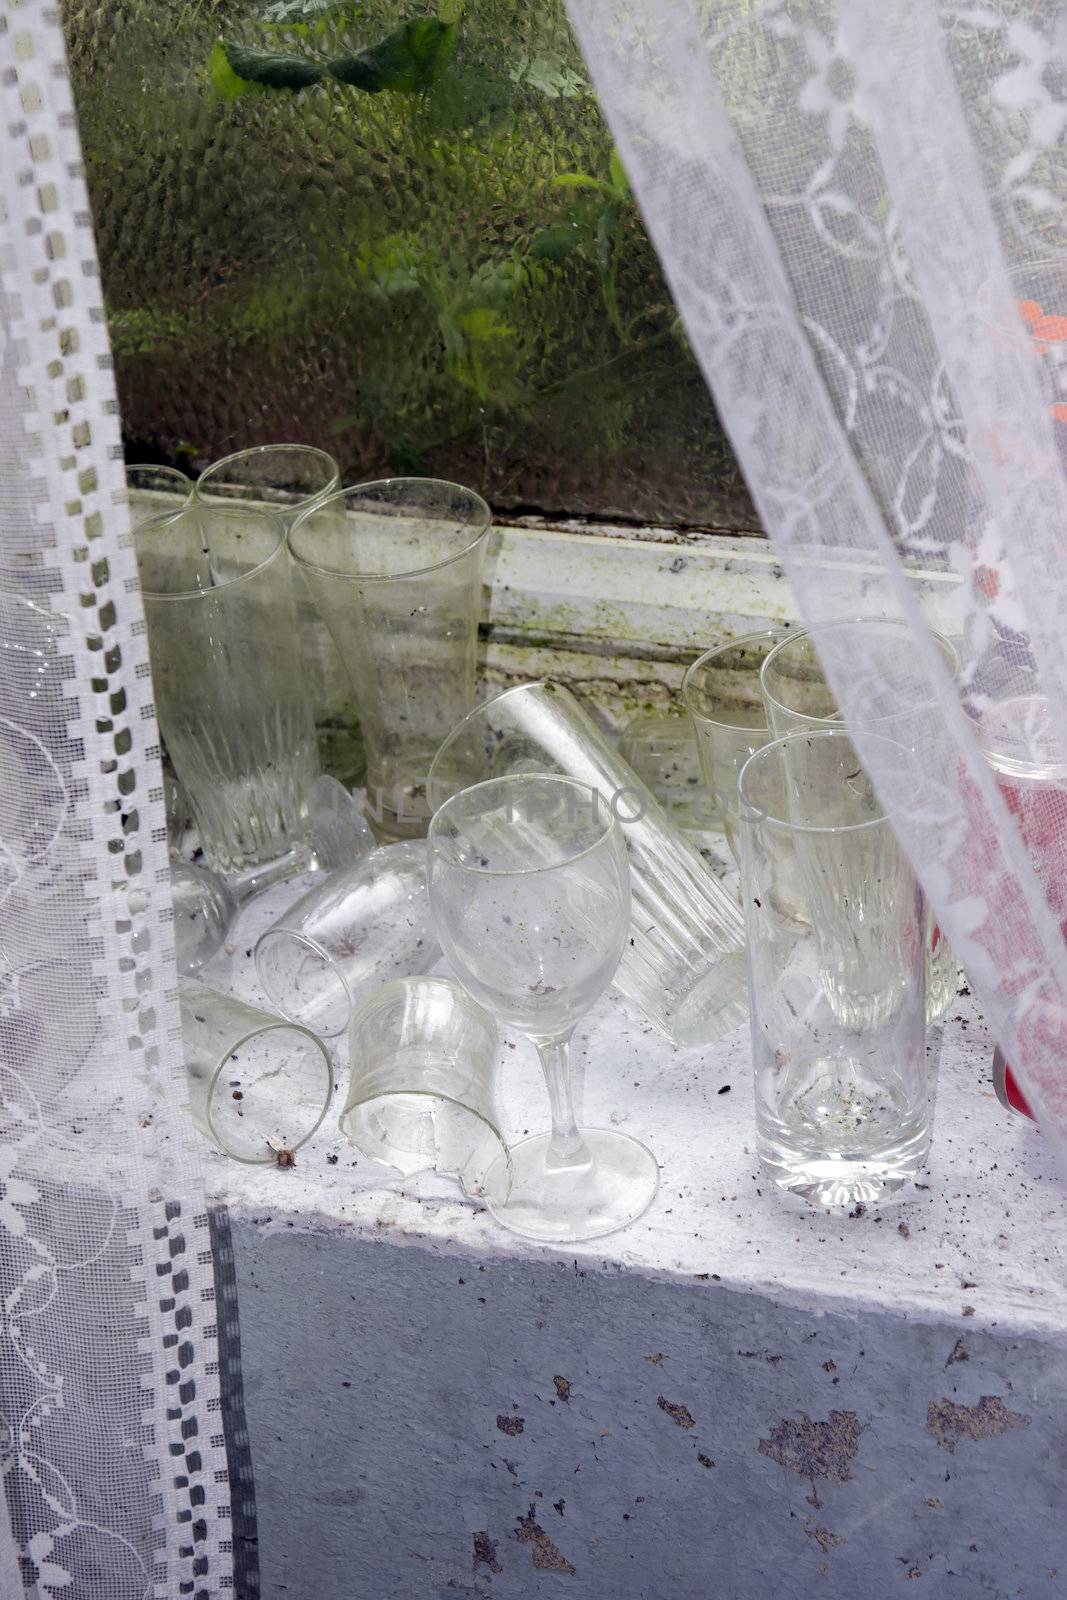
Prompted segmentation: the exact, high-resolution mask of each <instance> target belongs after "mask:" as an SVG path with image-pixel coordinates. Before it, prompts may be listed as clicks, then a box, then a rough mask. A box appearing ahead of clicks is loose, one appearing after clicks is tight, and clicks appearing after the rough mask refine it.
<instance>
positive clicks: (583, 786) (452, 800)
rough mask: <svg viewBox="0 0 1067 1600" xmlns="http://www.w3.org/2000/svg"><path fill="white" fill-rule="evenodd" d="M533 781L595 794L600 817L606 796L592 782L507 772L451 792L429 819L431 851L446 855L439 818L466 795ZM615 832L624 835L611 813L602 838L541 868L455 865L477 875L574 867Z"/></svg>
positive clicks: (527, 874)
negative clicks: (440, 836)
mask: <svg viewBox="0 0 1067 1600" xmlns="http://www.w3.org/2000/svg"><path fill="white" fill-rule="evenodd" d="M531 780H532V781H536V782H537V783H544V784H551V785H553V786H555V787H556V788H559V789H571V790H578V791H580V792H581V793H582V794H583V795H585V796H586V797H587V798H588V797H589V796H590V795H592V796H594V797H595V803H594V807H593V810H594V813H595V814H596V815H597V817H598V818H599V815H600V807H601V805H602V804H603V797H602V795H601V793H600V790H599V789H598V788H597V787H596V785H595V784H593V783H583V782H582V780H581V779H580V778H570V777H568V776H567V775H566V774H565V773H562V772H505V773H502V774H501V776H500V777H498V778H483V779H482V780H481V782H480V783H472V784H469V785H468V786H467V787H466V788H465V789H460V790H459V792H458V793H457V794H454V795H450V796H449V798H448V799H447V800H445V801H443V802H442V804H441V805H439V806H438V808H437V810H436V811H435V812H434V814H433V816H432V817H431V818H430V826H429V828H428V830H427V834H426V843H427V845H428V846H429V849H430V852H431V854H432V853H434V852H436V853H437V854H438V855H441V856H442V857H443V856H444V855H445V850H444V847H443V846H442V845H441V844H440V843H438V840H437V838H436V835H437V834H438V833H439V832H440V828H439V821H440V819H441V818H442V817H443V816H444V815H445V813H446V812H447V811H449V810H450V808H452V807H454V806H458V804H459V802H460V801H461V800H463V799H464V798H465V797H466V796H467V795H471V794H477V792H478V791H479V790H480V789H490V788H497V787H499V786H500V785H501V784H504V785H508V786H511V785H515V786H518V785H519V784H522V783H527V784H528V783H530V782H531ZM616 834H617V835H619V836H620V837H621V835H622V829H621V827H620V825H619V819H618V817H617V816H615V814H614V813H613V812H612V813H611V815H610V816H609V818H608V823H607V827H606V828H605V829H604V831H603V832H602V833H601V835H600V837H599V838H597V839H594V840H593V841H592V843H591V844H587V845H586V846H585V847H584V849H581V850H575V851H574V852H573V853H572V854H571V855H569V856H564V857H563V858H562V860H560V861H552V862H548V863H546V864H545V865H544V866H539V867H513V868H506V869H505V868H500V867H475V866H471V865H469V864H468V863H467V862H465V861H454V862H453V863H452V864H453V865H454V866H457V867H459V868H460V869H461V870H462V871H463V872H469V873H472V874H478V875H480V876H481V877H483V878H536V877H538V876H540V875H541V874H543V873H549V872H559V871H560V870H561V868H563V867H569V866H573V865H574V863H575V862H576V861H584V860H585V858H586V856H590V855H592V854H593V852H594V851H595V850H600V849H602V848H603V846H604V845H605V844H606V843H607V841H608V840H609V839H611V838H612V837H613V836H614V835H616Z"/></svg>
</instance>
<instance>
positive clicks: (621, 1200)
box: [429, 773, 659, 1243]
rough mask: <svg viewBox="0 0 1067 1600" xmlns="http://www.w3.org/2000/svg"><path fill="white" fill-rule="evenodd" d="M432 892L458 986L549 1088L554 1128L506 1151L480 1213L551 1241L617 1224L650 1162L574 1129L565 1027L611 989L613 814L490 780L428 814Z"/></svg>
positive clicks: (617, 880)
mask: <svg viewBox="0 0 1067 1600" xmlns="http://www.w3.org/2000/svg"><path fill="white" fill-rule="evenodd" d="M429 887H430V908H431V911H432V913H433V917H434V922H435V925H436V928H437V936H438V938H439V940H440V942H441V945H442V947H443V949H444V951H445V954H446V955H447V956H448V958H449V960H450V961H451V963H452V965H453V967H454V969H455V971H456V973H457V975H458V977H459V979H460V981H461V982H462V983H463V985H464V987H465V988H466V989H467V990H469V992H470V993H471V994H472V995H473V996H474V998H475V999H476V1000H478V1001H480V1002H481V1004H482V1005H484V1006H485V1007H487V1008H488V1010H490V1011H492V1012H494V1013H495V1014H496V1016H497V1017H499V1018H500V1020H501V1021H502V1022H503V1023H504V1024H505V1025H506V1026H509V1027H511V1028H514V1029H516V1030H517V1031H518V1032H520V1033H523V1034H525V1035H526V1037H527V1038H528V1039H531V1040H532V1041H533V1043H534V1044H535V1045H536V1047H537V1052H538V1055H539V1056H540V1059H541V1067H542V1070H543V1072H544V1075H545V1082H546V1084H547V1087H548V1098H549V1104H550V1106H551V1110H552V1131H551V1133H542V1134H536V1135H534V1137H532V1138H529V1139H523V1140H522V1141H521V1142H520V1143H519V1144H518V1145H516V1146H515V1148H514V1149H513V1150H512V1152H511V1159H512V1163H513V1168H514V1173H513V1181H512V1190H511V1198H510V1200H509V1201H508V1203H507V1205H506V1206H499V1207H498V1206H496V1205H494V1204H492V1203H490V1206H489V1209H490V1211H491V1212H492V1214H493V1216H494V1217H495V1218H496V1220H497V1221H498V1222H499V1223H500V1224H501V1225H502V1226H503V1227H505V1228H510V1229H511V1230H512V1232H514V1233H521V1234H523V1235H525V1237H527V1238H530V1239H541V1240H546V1241H553V1242H557V1243H563V1242H571V1241H575V1240H578V1239H593V1238H598V1237H599V1236H601V1235H602V1234H606V1233H613V1232H614V1231H615V1230H616V1229H617V1228H622V1227H625V1226H626V1224H627V1223H629V1222H632V1221H633V1220H634V1219H635V1218H636V1217H639V1216H640V1215H641V1213H642V1212H643V1211H644V1210H645V1208H646V1207H647V1206H648V1205H649V1204H650V1203H651V1201H652V1199H653V1197H654V1195H655V1193H656V1189H657V1186H658V1183H659V1167H658V1165H657V1163H656V1158H655V1156H654V1155H653V1154H652V1152H651V1151H650V1150H648V1149H646V1148H645V1146H644V1145H643V1144H640V1143H638V1141H637V1140H636V1139H631V1138H630V1137H629V1136H628V1135H627V1134H623V1133H617V1132H615V1131H614V1130H612V1129H607V1128H581V1129H580V1128H579V1127H578V1126H577V1124H576V1122H575V1119H574V1108H573V1106H572V1103H571V1092H570V1073H569V1061H568V1058H569V1051H570V1039H571V1035H572V1033H573V1032H574V1028H575V1025H576V1024H577V1022H578V1021H579V1019H580V1018H581V1017H583V1016H584V1015H585V1013H586V1012H587V1011H588V1010H589V1008H590V1006H591V1005H592V1004H593V1002H594V1001H595V1000H596V999H597V998H598V997H599V996H600V995H601V994H603V992H604V990H605V989H606V988H607V987H608V985H609V984H610V982H611V980H612V976H613V974H614V972H615V968H616V966H617V965H618V961H619V957H620V956H621V955H622V952H623V949H624V947H625V944H626V940H627V937H628V934H629V928H630V880H629V867H628V864H627V856H626V845H625V842H624V840H623V837H622V830H621V828H620V826H619V823H618V821H617V820H616V819H615V817H614V816H612V814H611V812H610V810H609V808H608V807H607V805H605V803H604V801H603V800H602V799H601V797H600V795H599V794H598V792H597V791H596V790H595V789H593V788H591V787H589V786H588V785H586V784H583V783H578V782H576V781H575V780H574V779H571V778H564V777H559V776H555V775H550V774H547V773H513V774H511V775H510V776H507V777H503V778H492V779H490V780H489V781H488V782H486V783H478V784H475V785H474V786H473V788H470V789H464V790H461V792H460V793H459V794H457V795H455V796H454V797H453V798H452V799H451V800H449V801H447V802H446V804H445V805H443V806H442V807H441V808H440V809H439V810H438V811H437V812H436V814H435V815H434V817H433V820H432V822H431V824H430V831H429ZM495 1176H497V1177H498V1176H499V1174H496V1175H495ZM493 1180H494V1174H493V1173H492V1172H491V1173H490V1174H489V1177H488V1180H487V1183H486V1188H487V1191H488V1192H489V1193H492V1192H493V1191H494V1181H493Z"/></svg>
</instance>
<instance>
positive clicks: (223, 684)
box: [135, 502, 318, 884]
mask: <svg viewBox="0 0 1067 1600" xmlns="http://www.w3.org/2000/svg"><path fill="white" fill-rule="evenodd" d="M135 542H136V549H137V563H138V567H139V570H140V576H141V588H142V591H143V595H144V607H145V617H146V620H147V623H148V647H149V653H150V655H151V660H152V684H153V688H154V690H155V697H156V713H157V715H158V717H159V725H160V728H161V730H162V733H163V737H164V739H165V740H166V745H167V751H168V754H169V756H170V759H171V761H172V762H173V763H174V769H175V772H176V774H177V777H178V780H179V782H180V783H181V785H182V788H183V789H184V791H185V795H186V798H187V799H188V802H189V806H190V808H191V810H192V812H193V816H194V818H195V821H196V825H197V828H198V830H199V834H200V842H201V844H202V846H203V849H204V854H205V856H206V857H207V862H208V865H209V866H211V867H213V868H214V870H215V871H216V872H221V873H222V874H223V875H225V876H232V877H234V878H236V879H238V880H241V879H242V878H243V880H244V882H245V883H246V884H247V883H248V882H249V881H253V882H257V883H258V882H262V881H264V880H265V879H266V878H267V877H269V876H270V875H272V874H273V873H276V872H280V871H283V870H284V869H285V865H286V863H292V862H295V861H296V860H297V859H298V858H299V857H300V856H302V855H303V854H304V853H305V851H306V846H305V839H304V835H305V830H306V820H307V792H308V789H309V787H310V785H311V783H312V782H313V780H314V778H315V776H316V772H317V769H318V761H317V757H316V754H315V729H314V725H313V723H312V720H311V712H310V709H309V707H308V702H307V698H306V695H305V693H304V683H303V674H302V672H301V665H300V650H299V645H298V642H297V635H296V612H295V608H294V604H293V591H292V585H291V582H290V575H289V563H288V559H287V556H286V552H285V528H284V525H283V524H282V523H281V521H280V520H279V519H278V518H277V517H276V516H275V515H274V514H273V512H270V511H261V510H255V509H253V508H252V507H249V506H244V505H240V504H234V505H229V506H216V505H211V506H205V505H202V504H200V503H199V502H193V503H192V504H190V505H189V506H188V507H186V508H185V509H184V510H182V511H179V512H177V513H176V514H175V515H172V516H166V517H158V518H153V519H152V520H151V521H149V522H145V523H142V525H141V526H140V527H139V528H138V529H137V530H136V532H135ZM268 867H269V868H270V869H271V871H270V873H268V872H267V871H266V870H265V869H266V868H268Z"/></svg>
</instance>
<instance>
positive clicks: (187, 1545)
mask: <svg viewBox="0 0 1067 1600" xmlns="http://www.w3.org/2000/svg"><path fill="white" fill-rule="evenodd" d="M175 986H176V977H175V966H174V953H173V936H172V926H171V918H170V901H169V888H168V872H167V846H166V828H165V821H164V813H163V801H162V785H161V777H160V768H159V751H158V744H157V735H156V731H155V721H154V717H153V715H152V703H151V683H150V680H149V676H148V657H147V651H146V645H145V637H144V619H143V614H142V610H141V602H140V595H139V592H138V588H137V578H136V567H135V564H134V559H133V551H132V546H131V542H130V535H129V520H128V516H127V512H126V509H125V484H124V476H123V466H122V449H121V443H120V438H119V426H118V415H117V407H116V402H115V393H114V386H113V382H112V373H111V362H110V356H109V352H108V343H107V329H106V323H105V320H104V314H103V307H102V303H101V298H100V289H99V280H98V276H97V269H96V257H95V251H94V246H93V236H92V229H91V223H90V218H89V208H88V200H87V197H86V192H85V187H84V184H83V181H82V176H81V167H80V151H79V147H78V137H77V130H76V127H75V123H74V113H73V109H72V104H71V98H70V91H69V85H68V82H67V77H66V66H65V54H64V45H63V36H62V33H61V31H60V27H59V20H58V13H57V11H56V9H55V8H54V7H53V6H52V5H50V4H44V3H41V0H28V3H27V0H0V1473H2V1482H3V1491H4V1493H3V1497H2V1500H0V1595H2V1596H3V1600H17V1597H21V1596H22V1595H23V1593H25V1594H26V1595H27V1596H32V1597H33V1600H48V1597H51V1596H61V1597H64V1600H181V1597H183V1596H189V1597H191V1600H209V1597H214V1596H217V1595H219V1594H220V1593H222V1592H226V1593H231V1592H232V1589H231V1588H230V1583H231V1576H232V1559H231V1555H230V1542H229V1541H230V1521H229V1489H228V1483H227V1473H226V1457H225V1450H224V1444H223V1430H222V1424H221V1420H220V1411H219V1393H218V1374H217V1365H216V1361H217V1343H216V1330H215V1320H216V1316H215V1306H214V1286H213V1277H212V1265H211V1247H210V1240H209V1236H208V1227H207V1216H206V1213H205V1206H204V1199H203V1186H202V1182H201V1178H200V1174H199V1170H198V1166H197V1161H196V1152H195V1149H194V1147H193V1144H192V1136H191V1133H190V1131H189V1129H190V1125H189V1122H188V1117H187V1115H186V1113H185V1111H184V1109H183V1107H182V1100H183V1098H184V1096H183V1092H182V1084H181V1079H182V1066H181V1056H180V1044H179V1035H178V1023H177V1008H176V1002H175Z"/></svg>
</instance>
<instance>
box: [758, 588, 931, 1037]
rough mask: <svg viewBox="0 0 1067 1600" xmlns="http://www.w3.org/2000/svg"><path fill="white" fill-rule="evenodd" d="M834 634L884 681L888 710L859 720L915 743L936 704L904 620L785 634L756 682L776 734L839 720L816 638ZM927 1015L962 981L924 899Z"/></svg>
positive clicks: (890, 736)
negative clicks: (870, 662)
mask: <svg viewBox="0 0 1067 1600" xmlns="http://www.w3.org/2000/svg"><path fill="white" fill-rule="evenodd" d="M932 631H933V637H934V642H935V644H936V645H937V647H938V649H939V651H940V652H941V656H942V658H943V660H944V663H945V666H946V667H947V669H948V671H949V674H950V676H951V677H952V678H956V677H958V675H959V657H958V655H957V653H956V650H955V647H954V646H953V645H952V644H951V643H950V642H949V640H948V639H946V638H945V636H944V635H943V634H941V633H938V632H936V630H932ZM831 632H832V633H833V634H835V635H836V636H837V637H838V638H839V639H842V640H844V641H848V640H849V639H852V638H854V639H855V641H856V651H857V657H858V653H859V652H860V651H861V650H862V651H863V653H864V655H865V656H867V657H869V658H872V659H873V662H874V665H875V670H876V672H877V675H878V679H879V681H880V683H881V685H882V686H883V690H884V702H885V703H888V704H892V707H893V709H892V711H890V712H888V713H886V714H885V715H881V716H872V717H871V718H870V719H869V720H866V721H865V723H864V726H865V727H869V728H870V729H871V731H872V732H875V733H878V734H880V735H882V736H883V737H884V738H888V739H892V740H893V741H894V742H895V743H897V744H901V745H904V746H905V747H906V748H908V749H909V750H910V749H913V748H914V746H915V740H916V727H917V725H918V723H919V722H920V721H921V719H922V718H923V717H924V716H926V717H929V716H936V715H937V714H938V712H937V705H936V702H935V701H932V700H931V698H930V683H929V678H928V677H927V675H926V671H925V668H923V667H922V666H921V665H917V664H916V659H915V652H914V647H913V644H912V637H911V632H910V630H909V628H908V627H907V625H906V624H905V623H903V622H895V621H882V620H879V619H875V618H872V619H870V620H867V621H849V622H834V623H830V624H828V625H827V627H825V628H818V629H815V630H813V631H810V632H809V631H808V630H807V629H805V630H804V631H803V632H794V633H791V634H789V635H787V636H786V638H785V639H783V640H782V642H781V643H780V644H779V645H778V646H777V647H776V648H775V649H773V650H772V651H771V652H770V653H769V655H768V656H767V657H766V659H765V661H764V663H763V666H762V668H761V670H760V687H761V690H762V693H763V698H764V702H765V704H766V708H767V720H768V721H769V723H770V725H771V727H772V728H773V729H774V732H775V734H776V735H777V736H779V737H781V736H782V735H784V734H787V733H795V732H798V731H800V730H802V729H809V730H810V729H813V728H839V727H841V726H842V722H841V712H840V710H839V709H838V705H837V701H836V699H835V697H834V693H833V690H832V689H831V688H830V685H829V684H828V683H827V681H826V678H825V676H824V675H823V670H822V667H821V666H820V664H819V657H818V653H817V651H816V641H817V640H818V639H820V638H822V637H823V636H824V635H826V634H827V633H831ZM927 918H928V928H927V958H926V1020H927V1022H928V1023H931V1024H932V1023H935V1022H938V1021H940V1019H941V1018H942V1017H943V1016H944V1015H945V1012H946V1011H947V1010H948V1008H949V1006H950V1005H951V1004H952V1002H953V1001H954V1000H955V998H956V994H957V991H958V988H959V966H958V964H957V961H956V957H955V955H954V953H953V950H952V947H951V945H950V944H949V942H948V940H947V939H946V938H945V936H944V934H943V933H942V932H941V929H940V928H939V927H938V925H937V922H936V920H935V918H934V914H933V908H932V907H927Z"/></svg>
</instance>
